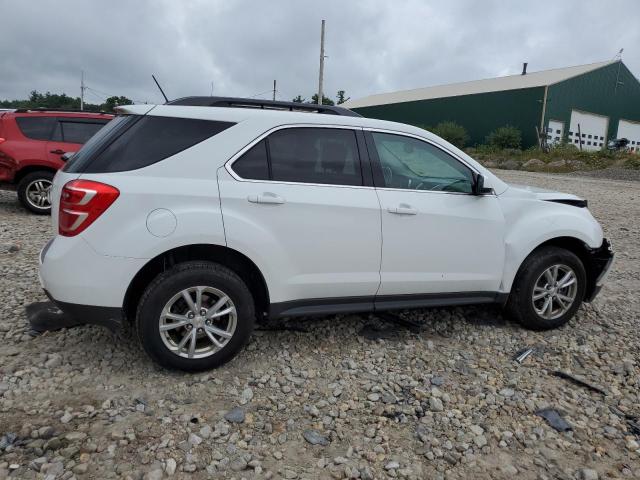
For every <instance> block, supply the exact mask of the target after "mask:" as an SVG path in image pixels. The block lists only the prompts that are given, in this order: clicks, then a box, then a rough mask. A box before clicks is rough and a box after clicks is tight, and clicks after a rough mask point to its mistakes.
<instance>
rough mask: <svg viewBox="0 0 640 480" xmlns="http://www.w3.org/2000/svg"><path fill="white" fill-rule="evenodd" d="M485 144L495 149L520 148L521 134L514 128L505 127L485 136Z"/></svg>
mask: <svg viewBox="0 0 640 480" xmlns="http://www.w3.org/2000/svg"><path fill="white" fill-rule="evenodd" d="M486 142H487V143H488V144H489V145H491V146H492V147H495V148H501V149H505V148H520V144H521V143H522V133H521V132H520V130H519V129H518V128H516V127H513V126H511V125H505V126H504V127H500V128H496V129H495V130H494V131H493V132H491V133H490V134H489V135H487V138H486Z"/></svg>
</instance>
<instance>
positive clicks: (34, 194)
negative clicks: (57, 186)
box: [17, 170, 53, 215]
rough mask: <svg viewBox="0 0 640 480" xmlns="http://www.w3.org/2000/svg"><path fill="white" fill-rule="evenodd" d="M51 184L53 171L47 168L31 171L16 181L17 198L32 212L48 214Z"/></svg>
mask: <svg viewBox="0 0 640 480" xmlns="http://www.w3.org/2000/svg"><path fill="white" fill-rule="evenodd" d="M51 185H53V173H52V172H49V171H47V170H40V171H37V172H31V173H29V174H27V175H25V176H24V178H22V180H20V182H19V183H18V188H17V190H18V200H20V203H21V204H22V205H23V206H24V207H26V208H27V209H29V210H30V211H31V212H33V213H37V214H39V215H48V214H50V213H51V198H50V192H51Z"/></svg>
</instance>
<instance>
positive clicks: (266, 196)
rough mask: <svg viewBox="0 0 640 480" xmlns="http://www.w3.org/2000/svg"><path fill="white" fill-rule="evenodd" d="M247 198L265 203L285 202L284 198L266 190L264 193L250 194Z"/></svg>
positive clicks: (277, 203) (279, 203)
mask: <svg viewBox="0 0 640 480" xmlns="http://www.w3.org/2000/svg"><path fill="white" fill-rule="evenodd" d="M247 200H249V201H250V202H251V203H265V204H271V205H282V204H283V203H285V199H284V198H282V197H281V196H280V195H276V194H275V193H271V192H264V193H263V194H262V195H249V196H248V197H247Z"/></svg>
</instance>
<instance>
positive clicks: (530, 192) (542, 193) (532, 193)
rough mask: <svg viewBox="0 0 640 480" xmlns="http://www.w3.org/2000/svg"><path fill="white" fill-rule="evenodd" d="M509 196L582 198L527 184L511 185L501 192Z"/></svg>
mask: <svg viewBox="0 0 640 480" xmlns="http://www.w3.org/2000/svg"><path fill="white" fill-rule="evenodd" d="M503 195H505V196H509V197H520V198H535V199H538V200H583V199H582V198H580V197H578V196H577V195H573V194H571V193H562V192H554V191H553V190H547V189H545V188H538V187H530V186H528V185H512V184H509V188H507V190H505V192H504V193H503Z"/></svg>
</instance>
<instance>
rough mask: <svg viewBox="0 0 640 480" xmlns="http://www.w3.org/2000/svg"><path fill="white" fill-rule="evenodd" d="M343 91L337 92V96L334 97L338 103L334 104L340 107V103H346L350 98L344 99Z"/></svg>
mask: <svg viewBox="0 0 640 480" xmlns="http://www.w3.org/2000/svg"><path fill="white" fill-rule="evenodd" d="M345 95H346V93H345V91H344V90H338V94H337V95H336V98H337V99H338V101H337V102H336V103H337V104H338V105H340V104H341V103H344V102H346V101H347V100H349V99H350V98H351V97H347V98H345Z"/></svg>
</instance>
